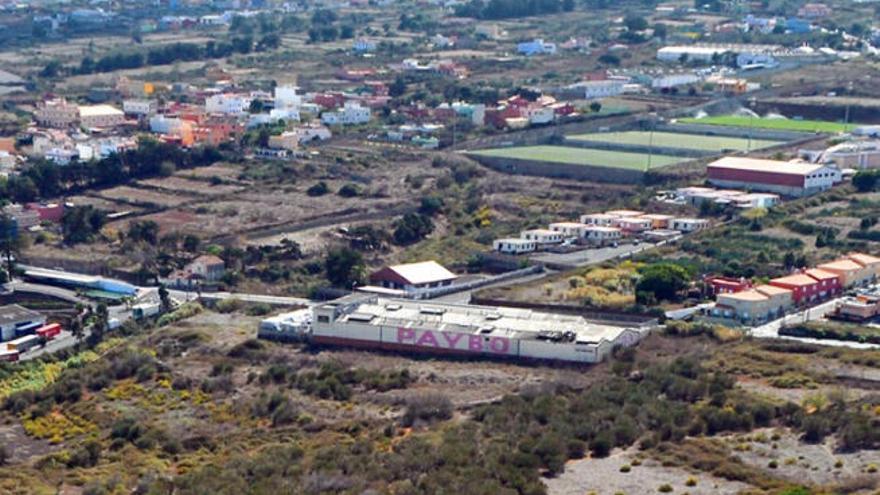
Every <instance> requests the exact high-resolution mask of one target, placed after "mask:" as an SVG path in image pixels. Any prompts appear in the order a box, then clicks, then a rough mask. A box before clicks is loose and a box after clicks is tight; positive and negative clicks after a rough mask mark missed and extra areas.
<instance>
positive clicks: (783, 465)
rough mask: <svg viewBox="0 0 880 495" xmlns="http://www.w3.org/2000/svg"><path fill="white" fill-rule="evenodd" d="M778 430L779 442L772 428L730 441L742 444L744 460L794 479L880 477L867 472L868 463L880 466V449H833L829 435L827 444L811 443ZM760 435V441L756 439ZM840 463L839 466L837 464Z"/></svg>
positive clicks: (826, 480)
mask: <svg viewBox="0 0 880 495" xmlns="http://www.w3.org/2000/svg"><path fill="white" fill-rule="evenodd" d="M762 433H763V436H762V435H761V434H762ZM776 433H777V434H779V435H780V438H779V440H776V441H774V440H772V439H771V438H772V434H773V431H771V430H762V431H757V432H754V433H752V434H750V435H746V436H738V437H731V438H730V439H729V441H730V442H733V443H734V444H738V445H740V446H741V447H740V448H739V449H737V450H738V452H736V455H737V456H738V457H739V458H740V459H741V460H742V461H743V462H744V463H746V464H749V465H752V466H755V467H759V468H762V469H766V470H767V472H768V473H770V474H771V475H773V476H774V477H779V478H783V479H786V480H789V481H792V482H801V483H803V482H807V483H811V484H815V485H831V484H839V483H844V482H847V481H851V480H853V479H855V478H859V477H865V476H872V477H877V478H880V474H876V473H875V474H869V473H867V467H868V466H869V465H872V464H873V465H874V466H876V467H880V451H876V450H874V451H870V450H866V451H861V452H855V453H838V452H835V451H834V440H833V439H830V438H829V439H828V440H827V441H826V442H825V443H824V444H818V445H812V444H806V443H803V442H800V441H799V440H798V438H797V436H795V435H794V434H792V433H791V432H782V433H780V432H778V431H777V432H776ZM757 438H761V441H755V439H757ZM774 445H775V448H774ZM742 446H747V448H748V450H743V449H742ZM771 461H776V463H775V464H776V466H777V467H776V468H770V467H769V465H770V463H771ZM838 462H840V464H839V466H840V467H837V465H838Z"/></svg>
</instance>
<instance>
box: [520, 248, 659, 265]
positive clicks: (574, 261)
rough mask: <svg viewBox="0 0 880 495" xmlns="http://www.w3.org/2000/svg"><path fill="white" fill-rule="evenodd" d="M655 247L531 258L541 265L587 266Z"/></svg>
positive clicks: (606, 249) (545, 255)
mask: <svg viewBox="0 0 880 495" xmlns="http://www.w3.org/2000/svg"><path fill="white" fill-rule="evenodd" d="M653 247H655V246H654V244H650V243H646V242H643V243H641V244H621V245H620V246H617V247H614V246H606V247H602V248H589V249H582V250H580V251H572V252H570V253H543V254H539V255H535V256H532V259H533V260H535V261H538V262H541V263H549V264H558V265H570V266H587V265H593V264H596V263H602V262H603V261H608V260H610V259H614V258H618V257H621V256H628V255H632V254H635V253H639V252H641V251H644V250H646V249H651V248H653Z"/></svg>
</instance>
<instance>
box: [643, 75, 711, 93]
mask: <svg viewBox="0 0 880 495" xmlns="http://www.w3.org/2000/svg"><path fill="white" fill-rule="evenodd" d="M698 82H700V76H698V75H697V74H695V73H693V72H682V73H680V74H666V75H663V76H657V77H655V78H653V79H651V88H653V89H668V88H674V87H676V86H686V85H688V84H696V83H698Z"/></svg>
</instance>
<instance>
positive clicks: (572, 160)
mask: <svg viewBox="0 0 880 495" xmlns="http://www.w3.org/2000/svg"><path fill="white" fill-rule="evenodd" d="M473 154H475V155H481V156H493V157H500V158H515V159H520V160H537V161H544V162H553V163H569V164H573V165H591V166H595V167H608V168H623V169H630V170H644V169H646V168H648V155H647V154H646V153H625V152H621V151H605V150H591V149H584V148H571V147H567V146H524V147H519V148H497V149H490V150H478V151H474V152H473ZM685 160H687V158H683V157H679V156H663V155H654V156H653V157H651V167H650V168H660V167H665V166H667V165H672V164H675V163H679V162H682V161H685Z"/></svg>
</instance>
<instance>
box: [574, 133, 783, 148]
mask: <svg viewBox="0 0 880 495" xmlns="http://www.w3.org/2000/svg"><path fill="white" fill-rule="evenodd" d="M653 134H654V135H653V136H651V133H650V132H645V131H626V132H602V133H593V134H577V135H574V136H568V139H571V140H573V141H587V142H591V143H592V142H596V143H601V142H605V143H614V144H628V145H634V146H659V147H663V148H681V149H687V150H700V151H723V150H734V151H749V150H759V149H762V148H768V147H770V146H775V145H777V144H781V142H780V141H769V140H766V139H752V140H751V143H750V142H749V140H748V139H743V138H736V137H726V136H701V135H698V134H680V133H676V132H655V133H653Z"/></svg>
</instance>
